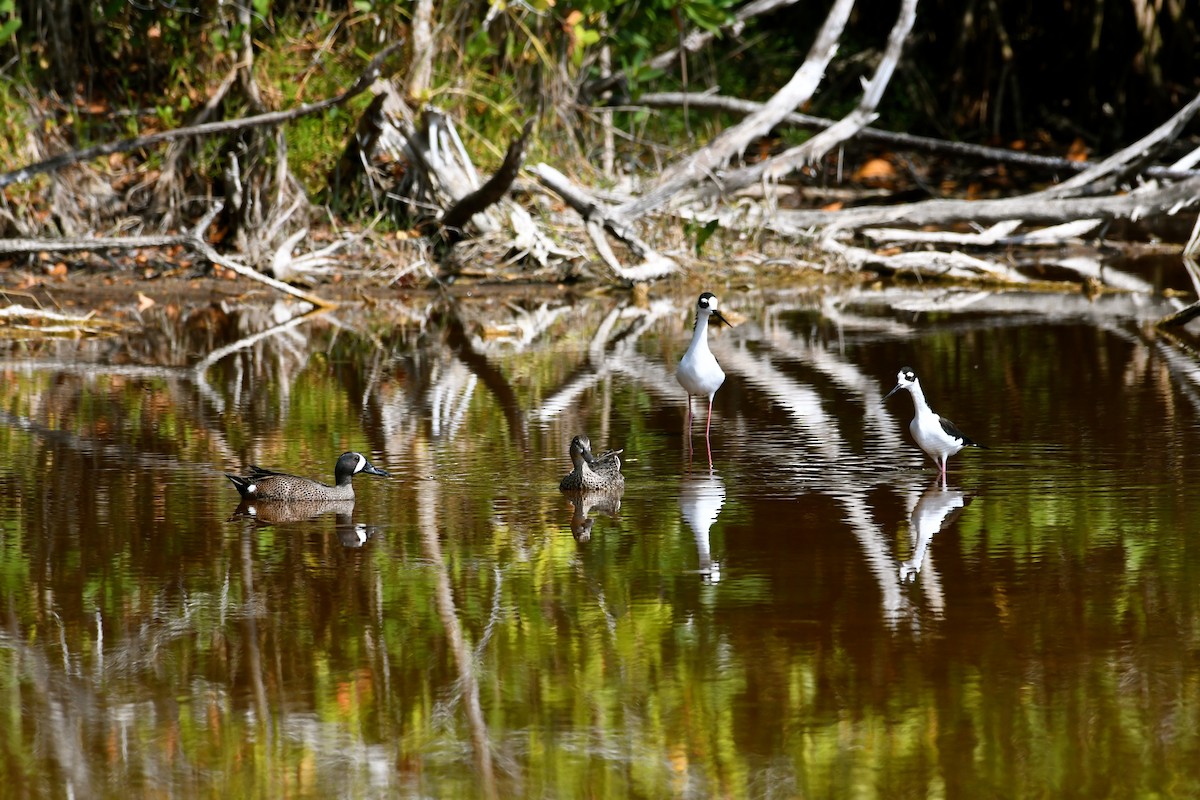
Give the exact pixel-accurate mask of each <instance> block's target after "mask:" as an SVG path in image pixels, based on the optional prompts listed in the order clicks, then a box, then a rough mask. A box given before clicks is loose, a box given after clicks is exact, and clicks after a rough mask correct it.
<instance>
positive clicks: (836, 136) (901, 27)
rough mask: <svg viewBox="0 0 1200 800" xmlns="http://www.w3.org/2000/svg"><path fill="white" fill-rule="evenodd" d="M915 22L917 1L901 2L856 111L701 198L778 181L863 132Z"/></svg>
mask: <svg viewBox="0 0 1200 800" xmlns="http://www.w3.org/2000/svg"><path fill="white" fill-rule="evenodd" d="M916 19H917V0H902V2H901V3H900V12H899V14H898V15H897V17H896V23H895V24H894V25H893V26H892V30H891V33H889V34H888V40H887V47H886V48H885V50H884V53H883V56H882V58H880V60H879V65H878V67H876V69H875V74H874V75H873V76H872V77H871V80H870V81H868V82H867V84H866V86H865V88H864V89H863V96H862V100H860V101H859V104H858V107H857V108H855V109H854V110H853V111H852V112H850V113H849V114H847V115H846V116H845V117H843V118H842V119H840V120H838V121H837V122H836V123H834V124H833V125H831V126H830V127H828V128H826V129H825V130H823V131H821V132H820V133H818V134H817V135H816V136H814V137H812V138H811V139H809V140H808V141H806V142H804V143H803V144H800V145H797V146H796V147H791V148H788V149H787V150H785V151H784V152H782V153H780V154H779V155H776V156H772V157H771V158H767V159H764V160H762V161H760V162H758V163H757V164H753V165H751V166H748V167H743V168H741V169H738V170H734V171H732V172H728V173H726V174H724V175H721V176H720V177H719V178H718V179H716V180H714V181H713V182H712V183H711V184H708V185H706V186H705V191H703V192H702V193H701V196H702V197H711V196H713V195H715V194H724V193H727V192H735V191H737V190H738V189H741V188H743V187H745V186H749V185H751V184H753V183H757V182H758V181H760V180H764V179H765V180H768V181H778V180H780V179H781V178H783V177H785V176H786V175H788V174H790V173H791V172H793V171H795V170H796V169H799V168H800V167H803V166H805V165H806V164H810V163H812V162H814V161H819V160H820V159H821V158H823V157H824V156H825V154H826V153H828V152H829V151H830V150H832V149H833V148H835V147H837V146H838V145H840V144H842V143H843V142H845V141H846V140H847V139H850V138H852V137H854V136H855V135H857V134H858V132H859V131H861V130H862V129H863V128H865V127H867V125H869V124H871V122H873V121H874V119H875V117H876V114H875V109H876V108H877V107H878V106H879V101H880V100H882V99H883V92H884V90H885V89H886V88H887V85H888V83H889V81H891V78H892V73H893V72H895V69H896V64H897V63H898V62H899V61H900V53H901V51H902V50H903V49H904V43H905V41H906V40H907V39H908V34H909V32H910V31H911V30H912V26H913V23H914V22H916Z"/></svg>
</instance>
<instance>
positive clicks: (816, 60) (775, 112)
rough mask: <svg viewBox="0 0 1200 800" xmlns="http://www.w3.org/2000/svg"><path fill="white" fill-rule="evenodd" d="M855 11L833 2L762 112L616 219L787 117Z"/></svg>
mask: <svg viewBox="0 0 1200 800" xmlns="http://www.w3.org/2000/svg"><path fill="white" fill-rule="evenodd" d="M853 7H854V0H836V2H835V3H834V5H833V8H832V9H831V10H830V12H829V15H828V16H827V17H826V18H825V22H824V24H823V25H822V26H821V30H820V31H819V32H818V33H817V38H816V40H815V41H814V42H813V45H812V47H811V48H810V49H809V53H808V57H807V58H805V59H804V63H803V64H801V65H800V68H799V69H798V70H796V73H795V74H794V75H793V76H792V78H791V80H789V81H788V82H787V83H786V84H785V85H784V86H783V88H781V89H780V90H779V91H778V92H776V93H775V95H774V96H773V97H772V98H771V99H770V100H768V101H767V102H766V103H765V104H764V105H763V107H762V109H761V110H759V111H757V112H755V113H754V114H751V115H750V116H748V117H746V119H744V120H742V121H741V122H739V123H738V124H737V125H734V126H733V127H732V128H729V129H727V130H725V131H724V132H722V133H721V134H719V135H718V136H717V137H716V138H714V139H713V140H712V141H711V142H709V143H708V144H707V145H705V146H704V147H702V148H700V149H699V150H697V151H696V152H695V153H693V154H691V155H690V156H688V157H687V158H684V159H682V160H680V161H677V162H675V163H674V164H673V165H671V166H670V167H668V168H667V169H666V170H665V171H664V172H663V175H662V177H661V178H660V179H659V180H658V181H657V183H655V185H654V186H652V187H651V188H650V189H649V190H648V191H646V192H645V193H644V194H643V195H642V196H641V197H639V198H637V199H635V200H632V201H630V202H628V203H625V204H624V205H622V206H621V207H620V208H618V209H617V211H618V212H619V213H620V215H621V216H623V217H624V218H626V219H637V218H638V217H640V216H642V215H643V214H645V213H647V212H649V211H652V210H654V209H657V208H659V207H661V206H662V205H664V204H665V203H667V202H669V201H670V200H671V199H672V198H673V197H675V196H676V195H677V194H679V193H680V192H681V191H683V190H684V189H687V188H690V187H691V186H693V185H695V184H696V183H698V182H699V181H700V180H702V179H703V178H705V177H707V176H709V175H711V174H712V173H713V172H714V171H716V170H717V169H720V168H721V167H724V166H725V165H726V164H727V163H729V161H730V160H731V159H733V158H734V157H735V156H739V155H741V154H742V153H744V152H745V151H746V148H747V147H749V145H750V143H751V142H752V141H753V140H755V139H757V138H758V137H760V136H763V135H764V134H766V133H767V132H768V131H770V130H771V128H773V127H775V125H776V124H778V123H779V120H781V119H783V118H784V117H785V116H787V114H788V112H790V111H792V110H794V109H796V108H797V107H799V106H800V105H801V104H803V103H805V102H807V101H808V100H809V99H810V98H812V96H813V94H814V93H815V92H816V90H817V86H818V85H819V84H820V82H821V78H822V77H823V76H824V74H825V69H826V67H827V66H828V65H829V62H830V61H831V60H832V59H833V55H834V53H835V52H837V43H838V39H839V38H840V37H841V35H842V30H843V29H844V28H845V26H846V21H847V19H849V17H850V11H851V9H852V8H853Z"/></svg>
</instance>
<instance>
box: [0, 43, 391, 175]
mask: <svg viewBox="0 0 1200 800" xmlns="http://www.w3.org/2000/svg"><path fill="white" fill-rule="evenodd" d="M403 44H404V42H403V40H401V41H397V42H393V43H392V44H390V45H388V46H387V47H385V48H384V49H383V50H381V51H379V53H378V54H376V56H375V57H374V58H372V59H371V62H370V63H369V64H368V65H367V68H366V69H365V70H363V72H362V74H360V75H359V76H358V80H356V81H355V82H354V83H353V84H352V85H351V86H350V87H349V88H348V89H346V90H345V91H344V92H341V93H340V94H337V95H334V96H333V97H330V98H326V99H325V100H320V101H318V102H315V103H308V104H306V105H302V106H298V107H296V108H293V109H290V110H288V111H272V112H270V113H267V114H258V115H256V116H253V117H245V118H243V119H233V120H221V121H219V122H206V123H202V124H200V125H193V126H190V127H186V128H175V129H174V130H169V131H160V132H158V133H152V134H149V135H147V136H136V137H134V138H132V139H123V140H121V141H118V142H106V143H105V144H100V145H96V146H94V147H86V148H84V149H82V150H72V151H71V152H69V153H63V154H61V155H57V156H54V157H53V158H48V159H46V160H45V161H39V162H38V163H36V164H30V165H28V166H25V167H22V168H21V169H17V170H13V171H11V172H5V173H3V174H0V189H2V188H4V187H5V186H9V185H11V184H13V183H18V182H20V181H27V180H29V179H30V178H32V177H33V176H35V175H40V174H42V173H46V172H54V171H56V170H60V169H62V168H63V167H67V166H70V165H71V164H76V163H78V162H80V161H90V160H92V159H94V158H101V157H103V156H107V155H111V154H113V153H124V152H128V151H130V150H137V149H139V148H143V147H150V146H152V145H156V144H161V143H162V142H172V141H175V140H178V139H184V138H187V137H190V136H211V135H214V134H226V133H234V132H236V131H241V130H246V129H247V128H254V127H259V126H263V125H279V124H282V123H284V122H290V121H291V120H294V119H299V118H300V117H304V116H307V115H309V114H315V113H317V112H319V111H324V110H325V109H327V108H332V107H334V106H339V105H342V104H343V103H345V102H346V101H348V100H350V99H351V98H353V97H356V96H358V95H360V94H362V93H363V92H365V91H366V90H367V89H368V88H370V86H371V84H372V83H373V82H374V81H375V79H376V78H378V77H380V75H383V74H385V73H384V64H385V62H386V61H387V60H388V58H390V57H391V56H392V54H393V53H395V52H396V51H397V50H399V49H400V47H401V46H402V45H403Z"/></svg>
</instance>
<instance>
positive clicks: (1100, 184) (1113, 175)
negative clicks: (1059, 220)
mask: <svg viewBox="0 0 1200 800" xmlns="http://www.w3.org/2000/svg"><path fill="white" fill-rule="evenodd" d="M1197 111H1200V94H1198V95H1196V96H1195V97H1193V98H1192V101H1191V102H1190V103H1188V104H1187V105H1186V106H1184V107H1183V108H1181V109H1179V111H1177V112H1175V114H1174V115H1173V116H1172V117H1171V118H1170V119H1169V120H1167V121H1166V122H1164V123H1163V124H1161V125H1159V126H1158V127H1157V128H1155V129H1154V130H1152V131H1151V132H1150V133H1148V134H1147V135H1146V136H1143V137H1142V138H1141V139H1139V140H1137V141H1136V142H1134V143H1133V144H1131V145H1128V146H1126V147H1123V148H1121V149H1120V150H1118V151H1117V152H1115V153H1113V154H1112V155H1111V156H1109V157H1108V158H1106V159H1104V160H1103V161H1100V162H1099V163H1097V164H1094V165H1092V166H1090V167H1088V169H1086V170H1085V171H1083V172H1081V173H1079V174H1078V175H1076V176H1075V177H1073V178H1071V179H1070V180H1066V181H1063V182H1062V183H1060V184H1058V185H1056V186H1052V187H1050V188H1049V189H1046V190H1045V191H1044V192H1040V193H1039V194H1041V195H1043V196H1046V197H1072V196H1076V195H1081V194H1101V193H1106V192H1112V191H1115V190H1116V189H1118V188H1119V187H1120V185H1121V184H1122V183H1123V182H1125V181H1126V180H1127V179H1128V178H1129V177H1130V176H1132V175H1134V174H1136V173H1137V172H1139V171H1141V168H1142V167H1143V166H1144V165H1145V164H1147V163H1148V162H1149V161H1150V160H1151V159H1153V158H1156V157H1157V156H1158V154H1159V153H1161V152H1162V151H1163V150H1164V149H1165V148H1166V147H1167V145H1169V144H1170V143H1171V142H1173V141H1175V139H1177V138H1178V137H1179V134H1180V132H1182V131H1183V128H1184V126H1186V125H1187V124H1188V122H1190V121H1191V119H1192V117H1194V116H1195V115H1196V112H1197Z"/></svg>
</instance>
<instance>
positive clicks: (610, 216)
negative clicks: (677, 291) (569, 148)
mask: <svg viewBox="0 0 1200 800" xmlns="http://www.w3.org/2000/svg"><path fill="white" fill-rule="evenodd" d="M529 171H530V172H531V173H533V175H534V176H535V177H537V179H538V180H539V181H540V182H541V183H542V185H543V186H545V187H546V188H547V189H550V190H551V191H552V192H554V193H555V194H557V195H558V196H559V197H561V198H562V199H563V202H565V203H566V204H567V205H569V206H570V207H571V208H573V209H574V210H575V211H576V212H577V213H578V214H579V216H581V217H583V221H584V226H585V228H586V230H587V233H588V236H589V237H590V238H591V240H592V242H593V244H594V245H595V246H596V252H597V253H599V255H600V258H601V260H602V261H603V262H604V264H605V265H606V266H607V267H608V268H609V269H610V270H611V271H612V273H613V274H614V275H615V276H616V277H617V278H618V279H619V280H621V281H624V282H627V283H628V282H636V281H646V280H653V279H655V278H661V277H664V276H666V275H669V274H671V273H673V272H676V271H677V270H678V269H679V266H678V265H677V264H676V263H675V262H674V261H672V260H671V259H669V258H667V257H666V256H663V255H660V254H659V253H657V252H655V251H654V249H653V248H652V247H650V246H649V245H648V244H646V243H645V242H644V241H642V240H641V238H640V237H638V235H637V234H636V233H635V232H634V230H633V227H632V226H631V225H630V224H629V223H628V222H627V221H626V220H625V219H624V218H623V217H622V216H621V214H620V213H618V212H617V211H616V210H614V209H612V208H609V207H608V205H607V204H605V203H603V202H602V201H600V200H597V199H596V198H595V197H593V196H591V195H590V194H588V193H587V192H585V191H584V190H583V189H581V188H579V187H578V186H576V185H575V184H573V183H571V181H570V180H569V179H568V178H567V177H566V176H565V175H563V174H562V173H561V172H559V171H558V170H556V169H555V168H554V167H552V166H550V165H549V164H536V165H535V166H533V167H531V168H530V170H529ZM604 231H608V232H609V233H611V234H612V235H613V236H615V237H617V238H618V239H620V240H621V241H622V242H624V243H625V245H626V246H627V247H628V248H629V249H630V251H631V252H632V253H633V254H634V257H635V258H640V259H641V260H642V263H641V264H639V265H638V266H636V267H624V266H622V265H621V262H620V261H619V260H618V259H617V257H616V254H614V253H613V251H612V248H611V247H609V245H608V241H607V240H606V239H605V238H604Z"/></svg>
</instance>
